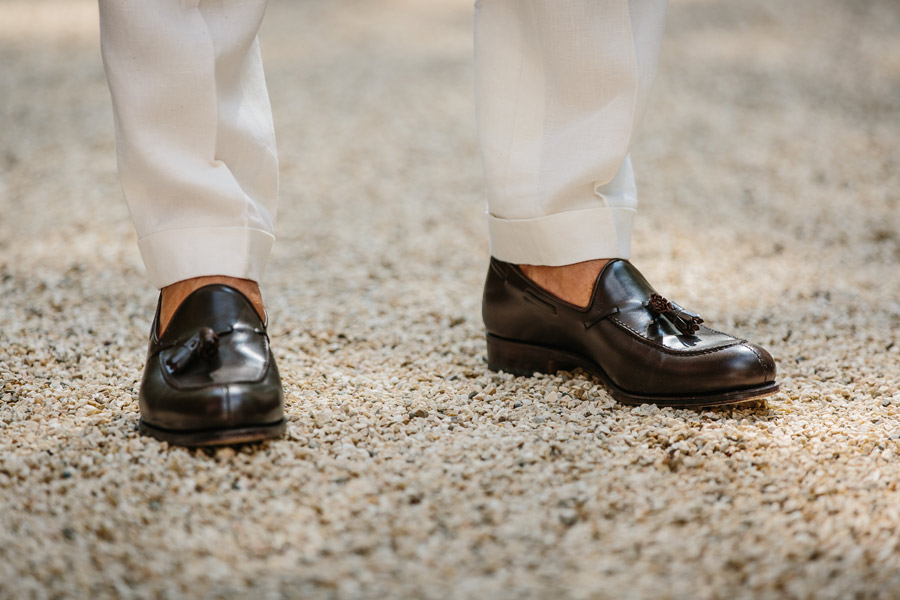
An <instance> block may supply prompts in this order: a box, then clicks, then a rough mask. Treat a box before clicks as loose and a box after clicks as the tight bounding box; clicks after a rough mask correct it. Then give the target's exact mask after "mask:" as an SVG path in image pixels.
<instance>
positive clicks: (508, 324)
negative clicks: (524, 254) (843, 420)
mask: <svg viewBox="0 0 900 600" xmlns="http://www.w3.org/2000/svg"><path fill="white" fill-rule="evenodd" d="M482 314H483V316H484V323H485V326H486V328H487V350H488V366H489V368H491V369H492V370H495V371H500V370H502V371H506V372H508V373H514V374H517V375H532V374H533V373H535V372H539V373H553V372H556V371H561V370H564V371H571V370H575V369H577V368H581V369H583V370H584V371H586V372H588V373H590V374H592V375H594V376H596V377H597V378H598V379H599V380H600V381H601V382H602V383H603V384H604V385H605V386H606V387H607V389H608V390H609V392H610V394H611V395H612V397H613V398H615V399H616V400H618V401H619V402H623V403H625V404H657V405H659V406H682V407H686V406H690V407H699V406H716V405H722V404H736V403H740V402H745V401H747V400H750V399H753V398H759V397H762V396H767V395H769V394H772V393H774V392H776V391H778V384H777V383H775V361H774V360H773V359H772V356H771V355H770V354H769V353H768V352H766V351H765V350H764V349H762V348H760V347H759V346H756V345H754V344H750V343H748V342H747V341H745V340H742V339H738V338H735V337H732V336H730V335H728V334H725V333H722V332H719V331H715V330H713V329H709V328H708V327H706V326H705V325H703V324H702V323H703V319H701V318H700V317H699V316H698V315H696V314H694V313H692V312H690V311H687V310H685V309H683V308H681V307H680V306H678V305H677V304H675V303H674V302H670V301H668V300H666V299H665V298H663V297H662V296H660V295H659V294H657V293H656V291H655V290H654V289H653V288H652V287H651V286H650V284H649V283H647V280H646V279H644V277H643V275H641V274H640V272H639V271H638V270H637V269H636V268H634V266H632V264H631V263H629V262H628V261H625V260H611V261H609V263H607V264H606V266H605V267H604V268H603V270H602V271H601V273H600V275H599V276H598V277H597V281H596V283H595V284H594V289H593V293H592V295H591V302H590V304H589V305H588V306H587V307H584V308H582V307H579V306H576V305H574V304H570V303H568V302H565V301H563V300H561V299H559V298H557V297H556V296H554V295H553V294H551V293H549V292H547V291H546V290H544V289H543V288H541V287H539V286H537V285H536V284H535V283H533V282H532V281H531V280H530V279H529V278H528V277H526V276H525V274H524V273H522V271H521V269H519V267H517V266H516V265H513V264H510V263H505V262H502V261H499V260H496V259H494V258H492V259H491V264H490V268H489V269H488V275H487V282H486V283H485V288H484V303H483V305H482Z"/></svg>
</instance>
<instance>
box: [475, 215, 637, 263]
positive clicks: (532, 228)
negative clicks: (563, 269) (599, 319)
mask: <svg viewBox="0 0 900 600" xmlns="http://www.w3.org/2000/svg"><path fill="white" fill-rule="evenodd" d="M635 212H636V211H635V209H633V208H621V207H611V208H591V209H585V210H573V211H567V212H562V213H557V214H554V215H549V216H546V217H539V218H536V219H501V218H499V217H496V216H494V215H488V230H489V232H490V240H491V255H492V256H493V257H495V258H497V259H499V260H502V261H504V262H510V263H514V264H519V265H547V266H554V267H555V266H561V265H570V264H574V263H578V262H583V261H586V260H594V259H598V258H622V259H627V258H629V257H630V256H631V229H632V225H633V223H634V214H635Z"/></svg>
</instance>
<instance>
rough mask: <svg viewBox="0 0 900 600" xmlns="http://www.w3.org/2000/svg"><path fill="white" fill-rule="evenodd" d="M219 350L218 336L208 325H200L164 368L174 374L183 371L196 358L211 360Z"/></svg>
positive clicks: (167, 360)
mask: <svg viewBox="0 0 900 600" xmlns="http://www.w3.org/2000/svg"><path fill="white" fill-rule="evenodd" d="M218 351H219V337H218V336H217V335H216V332H214V331H213V330H212V329H210V328H209V327H201V328H199V329H198V330H197V332H196V333H195V334H194V335H192V336H191V337H190V338H188V340H187V341H186V342H185V343H183V344H182V345H181V346H180V347H179V348H178V349H177V350H176V351H175V352H173V353H172V355H171V356H169V358H167V359H166V369H168V370H169V372H170V373H172V374H176V373H180V372H182V371H184V370H185V369H186V368H188V367H189V366H190V365H191V364H193V362H194V361H195V360H197V359H203V360H206V361H208V360H211V359H212V358H214V357H215V356H216V354H217V353H218Z"/></svg>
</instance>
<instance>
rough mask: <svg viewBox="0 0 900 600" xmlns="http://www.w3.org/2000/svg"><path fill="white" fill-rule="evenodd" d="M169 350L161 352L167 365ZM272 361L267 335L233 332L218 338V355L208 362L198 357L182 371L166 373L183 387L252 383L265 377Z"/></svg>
mask: <svg viewBox="0 0 900 600" xmlns="http://www.w3.org/2000/svg"><path fill="white" fill-rule="evenodd" d="M166 354H167V352H165V351H164V352H163V353H162V354H161V355H160V359H161V360H162V364H165V360H166V358H167V356H166ZM268 363H269V347H268V343H267V341H266V337H265V336H264V335H261V334H259V333H257V332H254V331H241V330H238V331H233V332H231V333H229V334H226V335H222V336H221V337H220V338H219V349H218V353H217V356H216V357H215V358H214V359H212V360H209V361H204V360H198V361H196V362H195V363H194V364H193V365H191V366H190V367H188V368H187V369H185V370H184V371H183V372H181V373H178V374H177V375H173V374H171V373H168V372H166V371H165V370H164V372H165V373H166V379H168V380H169V382H170V383H171V384H172V385H173V386H175V387H177V388H181V389H192V388H201V387H207V386H210V385H224V384H229V383H252V382H257V381H260V380H262V378H263V377H264V376H265V374H266V369H267V367H268Z"/></svg>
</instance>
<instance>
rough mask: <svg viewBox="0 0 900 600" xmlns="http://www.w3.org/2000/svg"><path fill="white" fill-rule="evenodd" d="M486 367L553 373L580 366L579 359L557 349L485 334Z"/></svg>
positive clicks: (514, 373)
mask: <svg viewBox="0 0 900 600" xmlns="http://www.w3.org/2000/svg"><path fill="white" fill-rule="evenodd" d="M487 358H488V368H489V369H490V370H491V371H505V372H507V373H512V374H513V375H525V376H528V375H532V374H534V373H555V372H557V371H570V370H572V369H576V368H578V367H580V366H581V364H580V363H579V361H578V360H577V359H576V358H575V357H573V356H571V355H569V354H567V353H565V352H561V351H559V350H553V349H551V348H544V347H542V346H534V345H532V344H525V343H522V342H514V341H512V340H507V339H503V338H500V337H497V336H495V335H491V334H490V333H489V334H487Z"/></svg>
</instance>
